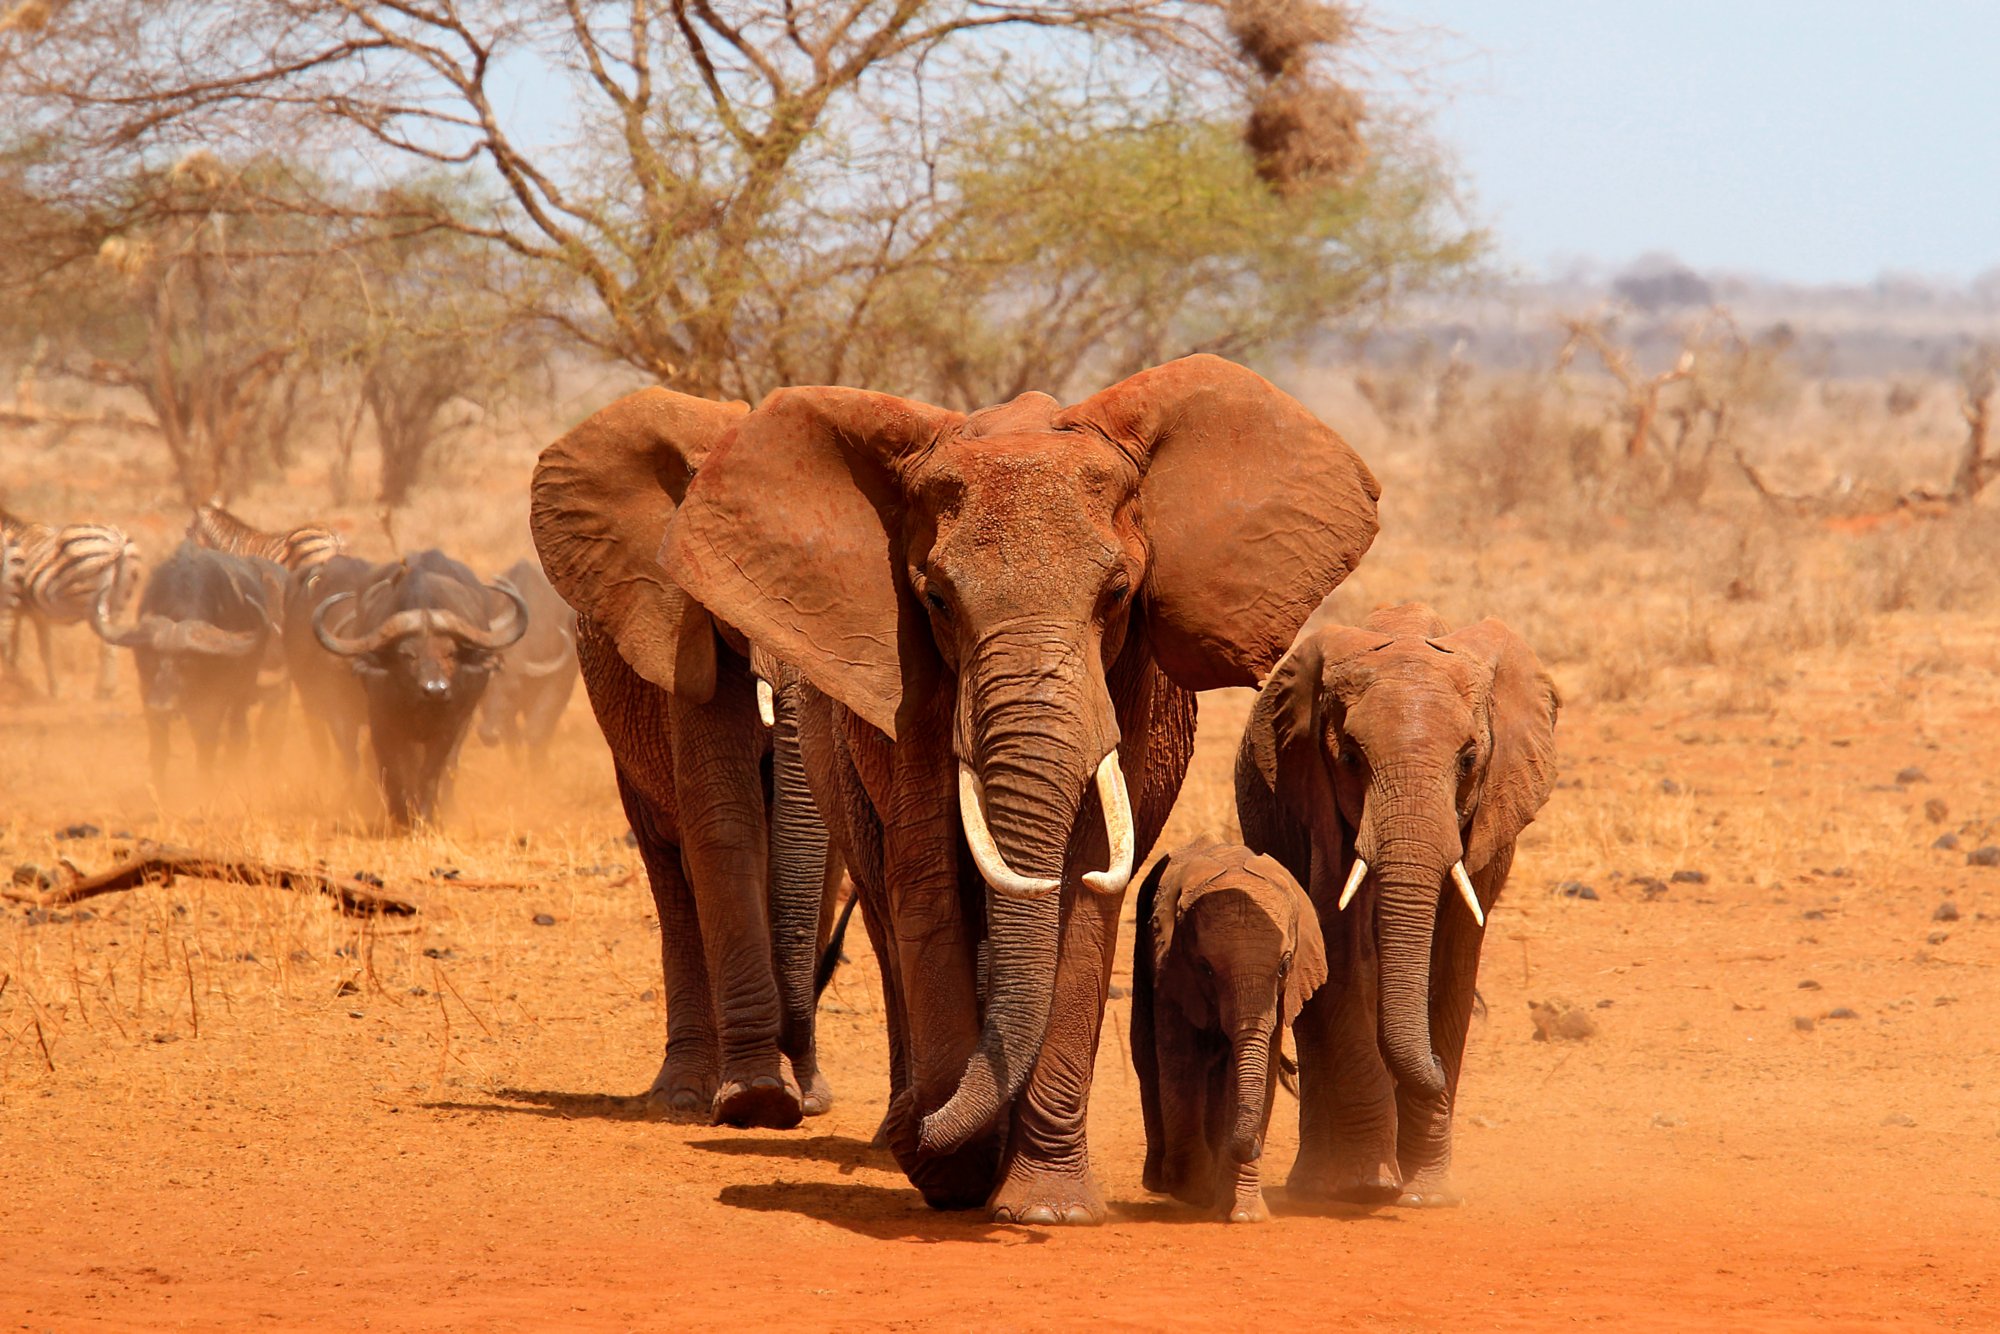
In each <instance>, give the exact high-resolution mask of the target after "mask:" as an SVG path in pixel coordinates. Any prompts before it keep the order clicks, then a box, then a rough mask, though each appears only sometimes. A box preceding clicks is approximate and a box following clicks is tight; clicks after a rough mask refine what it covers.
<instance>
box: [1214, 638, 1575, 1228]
mask: <svg viewBox="0 0 2000 1334" xmlns="http://www.w3.org/2000/svg"><path fill="white" fill-rule="evenodd" d="M1557 707H1558V704H1557V699H1556V692H1555V687H1554V685H1553V684H1552V683H1551V682H1550V680H1549V678H1548V676H1547V674H1546V673H1544V672H1543V671H1542V667H1541V663H1540V662H1539V661H1538V660H1537V659H1536V657H1535V654H1534V651H1533V650H1532V649H1530V648H1529V647H1528V646H1527V644H1525V643H1524V642H1522V640H1521V638H1520V636H1518V635H1516V634H1515V633H1514V632H1513V631H1511V630H1509V629H1508V628H1507V627H1506V626H1504V625H1502V624H1501V623H1500V622H1499V621H1495V620H1485V621H1481V622H1479V623H1478V624H1477V625H1473V626H1468V627H1467V628H1465V629H1463V630H1459V631H1457V632H1455V633H1454V632H1451V631H1450V629H1449V627H1447V626H1446V625H1445V624H1444V622H1443V621H1441V620H1439V619H1438V617H1437V615H1436V614H1435V613H1434V612H1432V611H1431V610H1430V608H1428V607H1423V606H1418V605H1415V604H1407V605H1404V606H1400V607H1392V608H1387V609H1385V610H1382V611H1378V612H1376V613H1375V614H1373V615H1371V616H1370V617H1369V618H1368V619H1367V621H1366V622H1365V623H1364V624H1363V625H1361V626H1360V627H1359V628H1356V627H1353V626H1346V625H1341V624H1339V623H1337V621H1335V620H1334V619H1333V617H1332V615H1331V614H1330V612H1328V611H1326V610H1325V609H1322V610H1321V611H1320V612H1318V613H1316V614H1315V615H1314V616H1313V618H1312V620H1310V621H1308V622H1307V624H1306V626H1305V628H1304V629H1303V630H1302V631H1300V633H1299V637H1298V641H1297V642H1296V643H1295V644H1293V645H1292V648H1291V651H1290V652H1289V653H1288V654H1286V656H1285V660H1284V661H1283V662H1282V663H1280V664H1279V665H1278V667H1277V670H1275V671H1274V672H1272V674H1271V678H1270V680H1269V681H1268V682H1267V683H1266V684H1265V686H1264V688H1263V690H1262V692H1261V693H1260V694H1259V695H1258V697H1257V702H1256V705H1255V706H1254V707H1253V708H1252V710H1251V714H1250V725H1249V727H1248V728H1247V729H1246V731H1245V732H1244V736H1243V743H1242V746H1241V748H1240V749H1239V750H1238V752H1237V760H1236V802H1237V813H1238V816H1239V818H1240V820H1241V822H1242V826H1243V840H1244V842H1246V843H1248V844H1249V845H1250V846H1251V847H1253V848H1256V849H1258V850H1259V851H1261V852H1267V853H1269V854H1270V855H1272V856H1273V857H1276V858H1277V859H1278V860H1279V861H1281V862H1283V863H1284V864H1285V866H1286V867H1287V868H1288V869H1290V870H1291V872H1292V874H1294V875H1296V876H1297V877H1298V878H1299V880H1300V881H1301V883H1303V884H1305V885H1306V886H1307V887H1308V889H1309V891H1310V893H1311V895H1312V900H1313V903H1314V905H1315V906H1316V907H1317V909H1318V911H1319V919H1320V926H1321V929H1322V931H1323V932H1324V934H1325V937H1326V946H1327V956H1328V964H1329V968H1330V971H1331V978H1332V980H1331V982H1330V983H1329V984H1328V985H1327V986H1326V987H1323V988H1321V990H1320V992H1319V994H1318V995H1317V996H1315V997H1314V998H1313V999H1312V1000H1311V1001H1309V1002H1307V1004H1306V1007H1305V1010H1304V1011H1303V1013H1302V1014H1301V1015H1300V1017H1299V1023H1298V1027H1297V1029H1296V1030H1295V1033H1296V1037H1297V1041H1298V1048H1299V1156H1298V1159H1297V1161H1296V1162H1295V1163H1294V1164H1293V1167H1292V1174H1291V1178H1290V1182H1289V1184H1290V1186H1291V1188H1292V1189H1293V1190H1295V1191H1300V1192H1302V1193H1306V1194H1318V1195H1327V1196H1332V1197H1335V1198H1339V1199H1348V1200H1356V1201H1362V1202H1374V1201H1384V1200H1399V1201H1400V1202H1401V1203H1403V1204H1406V1205H1444V1204H1455V1203H1457V1202H1458V1201H1459V1198H1460V1197H1459V1195H1458V1192H1457V1191H1456V1189H1455V1188H1454V1187H1453V1185H1452V1181H1451V1109H1452V1101H1453V1099H1454V1097H1455V1096H1456V1093H1457V1089H1458V1077H1459V1069H1460V1065H1461V1063H1462V1061H1463V1058H1464V1054H1465V1034H1466V1029H1467V1027H1468V1025H1469V1024H1470V1022H1471V1016H1472V1004H1473V987H1474V984H1475V982H1476V981H1477V977H1478V971H1479V947H1480V942H1481V941H1482V940H1483V939H1484V937H1485V932H1486V913H1487V912H1488V911H1489V910H1490V909H1491V908H1492V906H1493V903H1494V901H1495V900H1496V899H1498V898H1499V896H1500V891H1501V889H1502V887H1503V886H1504V885H1505V884H1506V882H1507V872H1508V870H1509V868H1510V867H1511V866H1512V865H1513V862H1514V840H1515V839H1516V838H1517V837H1518V836H1519V834H1520V832H1521V830H1522V829H1523V828H1525V827H1526V826H1527V824H1528V822H1529V821H1531V820H1533V819H1534V817H1535V813H1536V812H1537V811H1538V810H1540V809H1541V807H1542V803H1543V802H1545V801H1547V800H1548V795H1549V789H1550V787H1551V786H1552V785H1553V784H1554V781H1555V724H1556V712H1557Z"/></svg>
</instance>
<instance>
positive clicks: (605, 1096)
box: [420, 1088, 708, 1126]
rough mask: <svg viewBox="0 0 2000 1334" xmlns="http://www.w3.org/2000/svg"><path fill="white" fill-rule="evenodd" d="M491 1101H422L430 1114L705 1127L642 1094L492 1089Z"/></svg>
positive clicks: (697, 1117)
mask: <svg viewBox="0 0 2000 1334" xmlns="http://www.w3.org/2000/svg"><path fill="white" fill-rule="evenodd" d="M493 1096H494V1099H495V1100H494V1101H491V1102H458V1101H447V1102H426V1103H422V1104H420V1105H421V1106H422V1107H423V1108H424V1109H425V1110H426V1111H434V1112H513V1113H515V1114H516V1115H519V1116H540V1117H547V1118H549V1119H551V1120H557V1121H659V1122H665V1123H668V1124H683V1125H700V1126H706V1125H707V1124H708V1114H707V1113H706V1112H699V1113H697V1112H685V1113H679V1112H665V1111H662V1110H660V1109H659V1108H658V1107H657V1106H655V1105H654V1104H653V1103H652V1102H651V1101H650V1100H649V1099H648V1098H647V1097H646V1096H645V1095H644V1094H620V1093H568V1092H564V1091H562V1090H559V1089H514V1088H507V1089H495V1090H494V1095H493Z"/></svg>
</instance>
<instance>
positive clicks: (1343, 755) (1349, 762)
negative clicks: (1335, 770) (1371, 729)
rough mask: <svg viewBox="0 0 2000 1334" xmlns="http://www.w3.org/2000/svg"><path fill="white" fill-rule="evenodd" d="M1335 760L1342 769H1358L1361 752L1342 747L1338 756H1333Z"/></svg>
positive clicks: (1352, 748)
mask: <svg viewBox="0 0 2000 1334" xmlns="http://www.w3.org/2000/svg"><path fill="white" fill-rule="evenodd" d="M1335 759H1336V760H1338V761H1339V764H1340V767H1341V768H1343V769H1359V768H1360V767H1361V752H1360V751H1358V750H1356V749H1355V748H1354V747H1352V746H1342V747H1341V748H1340V754H1339V755H1337V756H1335Z"/></svg>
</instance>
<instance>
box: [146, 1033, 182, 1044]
mask: <svg viewBox="0 0 2000 1334" xmlns="http://www.w3.org/2000/svg"><path fill="white" fill-rule="evenodd" d="M180 1040H181V1035H180V1034H178V1033H155V1034H153V1041H155V1042H179V1041H180Z"/></svg>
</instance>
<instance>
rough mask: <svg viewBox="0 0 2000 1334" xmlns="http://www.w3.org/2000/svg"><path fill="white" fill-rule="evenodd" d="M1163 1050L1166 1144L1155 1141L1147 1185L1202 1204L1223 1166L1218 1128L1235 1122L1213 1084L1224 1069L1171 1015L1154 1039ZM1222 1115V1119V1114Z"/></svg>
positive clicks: (1161, 1085)
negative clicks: (1218, 1149)
mask: <svg viewBox="0 0 2000 1334" xmlns="http://www.w3.org/2000/svg"><path fill="white" fill-rule="evenodd" d="M1154 1050H1155V1051H1157V1052H1158V1053H1159V1072H1158V1078H1159V1099H1160V1143H1159V1145H1158V1146H1157V1150H1156V1149H1155V1147H1154V1146H1151V1145H1149V1146H1148V1147H1147V1153H1146V1171H1145V1177H1144V1184H1145V1187H1146V1189H1148V1190H1156V1191H1159V1192H1161V1193H1162V1194H1165V1195H1171V1196H1173V1197H1174V1198H1175V1199H1177V1200H1180V1201H1181V1202H1183V1203H1185V1204H1192V1205H1195V1206H1196V1207H1198V1208H1201V1207H1206V1206H1207V1205H1208V1204H1209V1203H1210V1195H1209V1190H1210V1187H1211V1185H1212V1183H1213V1182H1214V1180H1215V1174H1216V1170H1217V1166H1218V1164H1217V1160H1216V1154H1215V1151H1216V1145H1215V1144H1214V1143H1213V1142H1212V1141H1213V1140H1214V1138H1215V1133H1216V1127H1217V1125H1218V1124H1219V1125H1220V1126H1223V1127H1226V1126H1227V1125H1228V1124H1229V1111H1228V1107H1227V1105H1226V1103H1225V1104H1224V1105H1223V1106H1221V1107H1219V1108H1218V1107H1217V1106H1215V1100H1216V1091H1215V1089H1214V1088H1213V1087H1212V1085H1213V1084H1214V1083H1215V1081H1216V1080H1218V1079H1220V1078H1222V1077H1223V1074H1224V1071H1223V1070H1222V1069H1221V1068H1219V1066H1218V1063H1217V1062H1216V1061H1215V1059H1214V1053H1213V1052H1210V1051H1205V1050H1204V1049H1203V1047H1202V1045H1201V1043H1200V1040H1199V1038H1198V1037H1197V1036H1196V1034H1195V1033H1194V1032H1193V1031H1192V1030H1191V1029H1189V1028H1188V1026H1187V1025H1186V1024H1185V1023H1184V1022H1175V1021H1174V1020H1173V1019H1172V1018H1168V1021H1167V1022H1166V1023H1165V1024H1161V1025H1160V1028H1159V1030H1158V1031H1157V1033H1156V1035H1155V1038H1154ZM1218 1116H1219V1117H1220V1121H1219V1122H1217V1120H1216V1118H1217V1117H1218Z"/></svg>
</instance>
